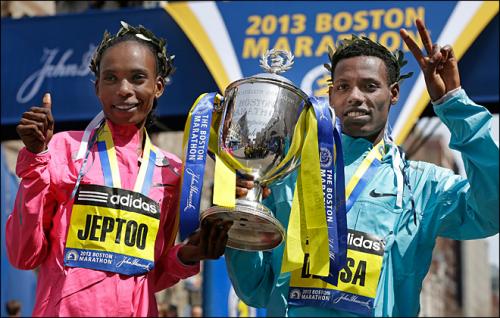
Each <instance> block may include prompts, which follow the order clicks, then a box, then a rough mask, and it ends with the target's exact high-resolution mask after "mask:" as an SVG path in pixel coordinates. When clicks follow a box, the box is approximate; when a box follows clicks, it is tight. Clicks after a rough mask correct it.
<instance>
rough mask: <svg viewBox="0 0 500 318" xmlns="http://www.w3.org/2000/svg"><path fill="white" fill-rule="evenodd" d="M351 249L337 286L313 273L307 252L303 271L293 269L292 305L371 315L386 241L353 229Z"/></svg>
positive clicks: (348, 242)
mask: <svg viewBox="0 0 500 318" xmlns="http://www.w3.org/2000/svg"><path fill="white" fill-rule="evenodd" d="M347 248H348V250H347V265H346V266H345V267H344V268H343V269H342V270H341V271H340V274H339V279H338V284H337V285H336V286H335V285H331V284H329V283H327V282H325V281H323V280H322V279H321V277H320V276H315V275H311V274H309V262H308V255H307V254H306V256H305V259H304V266H303V268H302V270H296V271H293V272H292V275H291V278H290V288H289V295H288V301H289V304H290V305H296V306H317V307H325V308H332V309H337V310H343V311H349V312H354V313H358V314H362V315H370V314H371V312H372V309H373V303H374V300H375V296H376V293H377V286H378V282H379V277H380V272H381V269H382V259H383V255H384V243H383V241H382V240H380V239H379V238H377V237H376V236H373V235H371V234H367V233H364V232H359V231H355V230H351V229H349V233H348V236H347Z"/></svg>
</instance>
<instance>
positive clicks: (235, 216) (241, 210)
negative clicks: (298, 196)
mask: <svg viewBox="0 0 500 318" xmlns="http://www.w3.org/2000/svg"><path fill="white" fill-rule="evenodd" d="M205 218H220V219H222V220H224V221H226V220H231V221H233V225H232V226H231V229H230V230H229V232H228V240H227V246H229V247H231V248H235V249H238V250H244V251H266V250H271V249H273V248H275V247H276V246H278V245H279V244H280V243H281V242H282V241H283V239H284V237H285V230H284V228H283V226H282V225H281V223H280V222H279V221H278V219H276V218H275V217H274V216H273V215H272V213H271V211H270V210H269V209H268V208H267V207H265V206H264V205H262V204H260V203H258V202H255V201H248V200H236V206H235V208H234V209H229V208H225V207H220V206H213V207H211V208H209V209H207V210H205V211H203V212H202V213H201V215H200V220H201V221H202V220H204V219H205Z"/></svg>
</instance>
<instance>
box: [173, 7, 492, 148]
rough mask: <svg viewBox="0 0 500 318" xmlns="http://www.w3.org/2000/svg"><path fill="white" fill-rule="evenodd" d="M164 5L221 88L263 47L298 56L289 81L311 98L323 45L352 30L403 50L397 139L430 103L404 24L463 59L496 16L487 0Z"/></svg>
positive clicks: (319, 78)
mask: <svg viewBox="0 0 500 318" xmlns="http://www.w3.org/2000/svg"><path fill="white" fill-rule="evenodd" d="M164 8H165V10H166V11H167V12H168V13H169V14H170V15H171V16H172V17H173V18H174V20H175V21H176V22H177V23H178V25H179V26H180V27H181V28H182V30H183V31H184V32H185V34H186V35H187V36H188V37H189V39H190V40H191V42H192V43H193V45H194V47H195V48H196V49H197V51H198V53H199V54H200V56H201V57H202V58H203V60H204V62H205V64H206V65H207V67H208V69H209V71H210V73H211V74H212V76H213V77H214V79H215V81H216V83H217V85H218V87H219V90H220V91H221V92H223V91H224V89H225V88H226V86H227V85H228V84H229V83H230V82H232V81H235V80H238V79H241V78H242V77H247V76H251V75H254V74H255V73H258V72H257V71H256V70H255V65H257V60H258V59H259V58H260V56H261V55H262V54H264V53H265V52H266V50H268V49H272V48H275V49H282V50H287V51H290V52H292V54H293V55H294V56H295V63H294V67H293V69H291V70H290V71H289V72H287V78H289V79H290V80H292V81H293V82H294V83H296V84H297V85H300V88H301V89H302V90H303V91H304V92H305V93H307V94H309V95H310V96H313V95H314V96H323V95H326V94H327V91H328V83H327V80H328V78H329V76H330V75H329V74H328V72H327V70H326V69H325V68H324V67H323V64H324V63H327V62H329V61H328V46H332V47H335V46H336V45H337V44H338V43H339V41H341V40H342V39H343V38H346V37H350V35H351V34H352V33H354V34H357V35H364V36H367V37H369V38H370V39H372V40H375V41H378V42H379V43H381V44H382V45H384V46H386V47H387V48H388V49H389V50H391V51H394V50H396V49H402V50H403V51H404V52H405V53H407V54H408V56H407V57H406V59H407V60H408V64H407V65H406V66H405V72H409V71H413V72H414V74H416V75H417V76H413V77H412V78H410V79H407V80H405V82H404V83H403V84H402V86H401V91H400V105H397V106H396V107H393V108H392V110H391V112H390V118H389V119H390V124H391V125H392V127H393V137H394V138H395V141H396V142H397V143H402V142H403V141H404V140H405V138H406V137H407V135H408V134H409V132H410V130H411V128H412V127H413V124H414V123H415V122H416V120H417V119H418V117H419V115H420V114H421V113H422V111H423V110H424V108H425V106H427V104H428V102H429V96H428V94H427V92H426V90H425V83H424V79H423V76H422V75H418V74H420V68H419V66H418V64H417V62H416V61H415V59H414V58H413V57H412V56H411V53H410V52H409V51H408V49H407V47H406V45H405V44H404V42H403V40H402V39H401V37H400V35H399V29H400V28H405V29H407V30H408V31H409V33H410V35H411V36H412V37H413V38H414V39H416V40H417V41H418V44H419V45H420V47H422V43H421V41H420V37H419V36H418V31H417V29H416V27H415V26H414V21H415V19H417V18H420V19H422V20H423V21H424V22H425V24H426V26H427V27H428V29H429V30H430V32H431V37H432V39H433V40H434V41H437V43H439V44H441V45H445V44H451V45H452V46H453V48H454V51H455V55H456V56H457V58H458V59H460V58H461V57H462V56H463V55H464V53H465V51H466V50H467V48H469V46H470V45H471V44H472V42H473V41H474V40H475V39H476V37H477V36H478V35H479V33H480V32H481V31H482V30H483V29H484V28H485V26H486V25H487V24H488V23H489V22H490V21H491V19H492V18H493V17H494V16H495V15H497V14H498V9H499V5H498V2H489V1H349V2H342V1H317V2H316V1H289V2H286V3H284V2H279V1H276V2H274V1H242V2H239V1H220V2H215V1H194V2H169V3H166V4H165V5H164Z"/></svg>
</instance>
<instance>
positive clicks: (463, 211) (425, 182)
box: [225, 90, 499, 317]
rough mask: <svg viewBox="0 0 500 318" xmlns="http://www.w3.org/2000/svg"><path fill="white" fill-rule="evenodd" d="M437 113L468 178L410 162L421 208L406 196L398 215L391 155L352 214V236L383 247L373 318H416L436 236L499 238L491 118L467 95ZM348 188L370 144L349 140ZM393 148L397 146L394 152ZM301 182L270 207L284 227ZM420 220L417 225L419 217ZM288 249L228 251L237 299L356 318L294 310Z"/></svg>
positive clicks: (270, 309)
mask: <svg viewBox="0 0 500 318" xmlns="http://www.w3.org/2000/svg"><path fill="white" fill-rule="evenodd" d="M434 111H435V113H436V114H437V115H438V116H439V118H440V119H441V120H442V122H443V123H444V124H445V125H446V126H447V127H448V128H449V130H450V132H451V141H450V148H452V149H455V150H457V151H459V152H460V153H461V154H462V158H463V161H464V165H465V171H466V174H467V178H463V177H461V176H459V175H455V174H454V173H453V172H452V171H451V170H449V169H445V168H441V167H438V166H436V165H433V164H429V163H425V162H418V161H405V163H406V174H407V175H408V177H409V183H410V187H411V192H412V193H413V198H414V202H415V207H414V210H412V208H411V202H410V195H409V193H410V191H409V189H408V187H405V188H404V193H403V207H402V208H397V207H396V197H395V196H384V197H373V196H370V194H369V193H370V192H371V190H373V189H374V190H376V192H379V193H396V182H395V180H396V177H395V173H394V171H393V168H392V167H393V166H392V160H393V157H392V153H393V152H391V151H387V154H386V155H385V156H384V157H383V158H382V165H381V166H380V168H379V169H378V170H377V172H376V175H375V177H374V178H373V179H372V180H371V181H370V182H369V183H368V184H367V186H366V187H365V189H364V190H363V192H362V193H361V195H360V196H359V197H358V199H357V201H356V202H355V203H354V205H353V206H352V208H351V210H350V211H349V212H348V213H347V224H348V227H349V229H353V230H357V231H362V232H370V233H373V234H375V235H376V236H378V237H381V238H383V239H384V241H385V252H384V256H383V260H382V269H381V273H380V279H379V283H378V287H377V293H376V297H375V300H374V309H373V312H372V315H373V316H417V315H418V313H419V310H420V303H419V296H420V291H421V288H422V281H423V279H424V277H425V276H426V274H427V272H428V270H429V266H430V264H431V259H432V250H433V248H434V245H435V242H436V238H437V237H438V236H441V237H446V238H451V239H456V240H469V239H480V238H485V237H488V236H491V235H495V234H496V233H498V230H499V220H498V218H499V201H498V197H499V196H498V181H499V176H498V173H499V171H498V169H499V168H498V162H499V157H498V156H499V152H498V145H497V144H496V143H495V142H494V140H493V138H492V135H491V131H490V123H491V117H492V116H491V114H490V113H489V112H488V111H487V110H486V109H485V108H484V107H482V106H479V105H476V104H475V103H474V102H472V101H471V100H470V99H469V98H468V97H467V95H466V94H465V92H464V91H463V90H460V91H459V92H458V93H457V94H454V95H453V97H452V98H451V99H449V100H447V101H445V102H444V103H442V104H440V105H436V106H434ZM342 138H343V140H342V141H343V150H344V160H345V165H346V167H345V177H346V182H347V180H350V177H351V176H352V175H353V173H354V171H355V170H356V168H357V167H358V166H359V164H360V163H361V162H362V160H363V159H364V157H365V156H366V155H367V153H368V151H369V150H370V149H371V148H372V144H371V143H370V142H369V141H367V140H366V139H363V138H352V137H349V136H346V135H343V137H342ZM392 147H394V146H392ZM295 180H296V174H291V175H290V176H288V177H286V178H285V179H283V180H282V181H280V182H279V183H276V184H274V185H273V186H271V190H272V194H271V195H270V196H269V197H268V198H267V199H266V201H265V204H266V205H267V206H268V207H269V208H271V209H272V210H273V212H274V213H275V215H276V217H277V218H278V220H279V221H280V222H281V223H282V224H283V225H284V226H286V225H287V224H288V219H289V213H290V208H291V203H292V197H293V190H294V184H295ZM415 216H416V218H417V220H416V222H415V220H414V217H415ZM283 249H284V244H283V243H282V244H281V245H280V246H279V247H277V248H275V249H274V250H272V251H265V252H246V251H239V250H235V249H231V248H227V249H226V253H225V258H226V265H227V269H228V273H229V276H230V278H231V282H232V284H233V286H234V289H235V291H236V294H237V295H238V296H239V297H240V298H241V299H242V300H243V301H244V302H245V303H246V304H248V305H250V306H253V307H265V308H267V314H268V316H289V317H300V316H303V317H305V316H307V317H322V316H323V317H325V316H329V317H336V316H342V317H348V316H357V315H356V314H353V313H349V312H344V311H338V310H333V309H327V308H321V307H312V306H292V305H289V304H288V289H289V282H290V273H283V274H280V269H281V262H282V257H283Z"/></svg>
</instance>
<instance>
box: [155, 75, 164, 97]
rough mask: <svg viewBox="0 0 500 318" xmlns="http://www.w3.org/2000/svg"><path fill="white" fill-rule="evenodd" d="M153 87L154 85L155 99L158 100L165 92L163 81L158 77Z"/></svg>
mask: <svg viewBox="0 0 500 318" xmlns="http://www.w3.org/2000/svg"><path fill="white" fill-rule="evenodd" d="M155 85H156V92H155V97H156V98H160V96H161V95H163V91H164V90H165V80H164V79H163V78H162V77H161V76H158V77H157V78H156V84H155Z"/></svg>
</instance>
